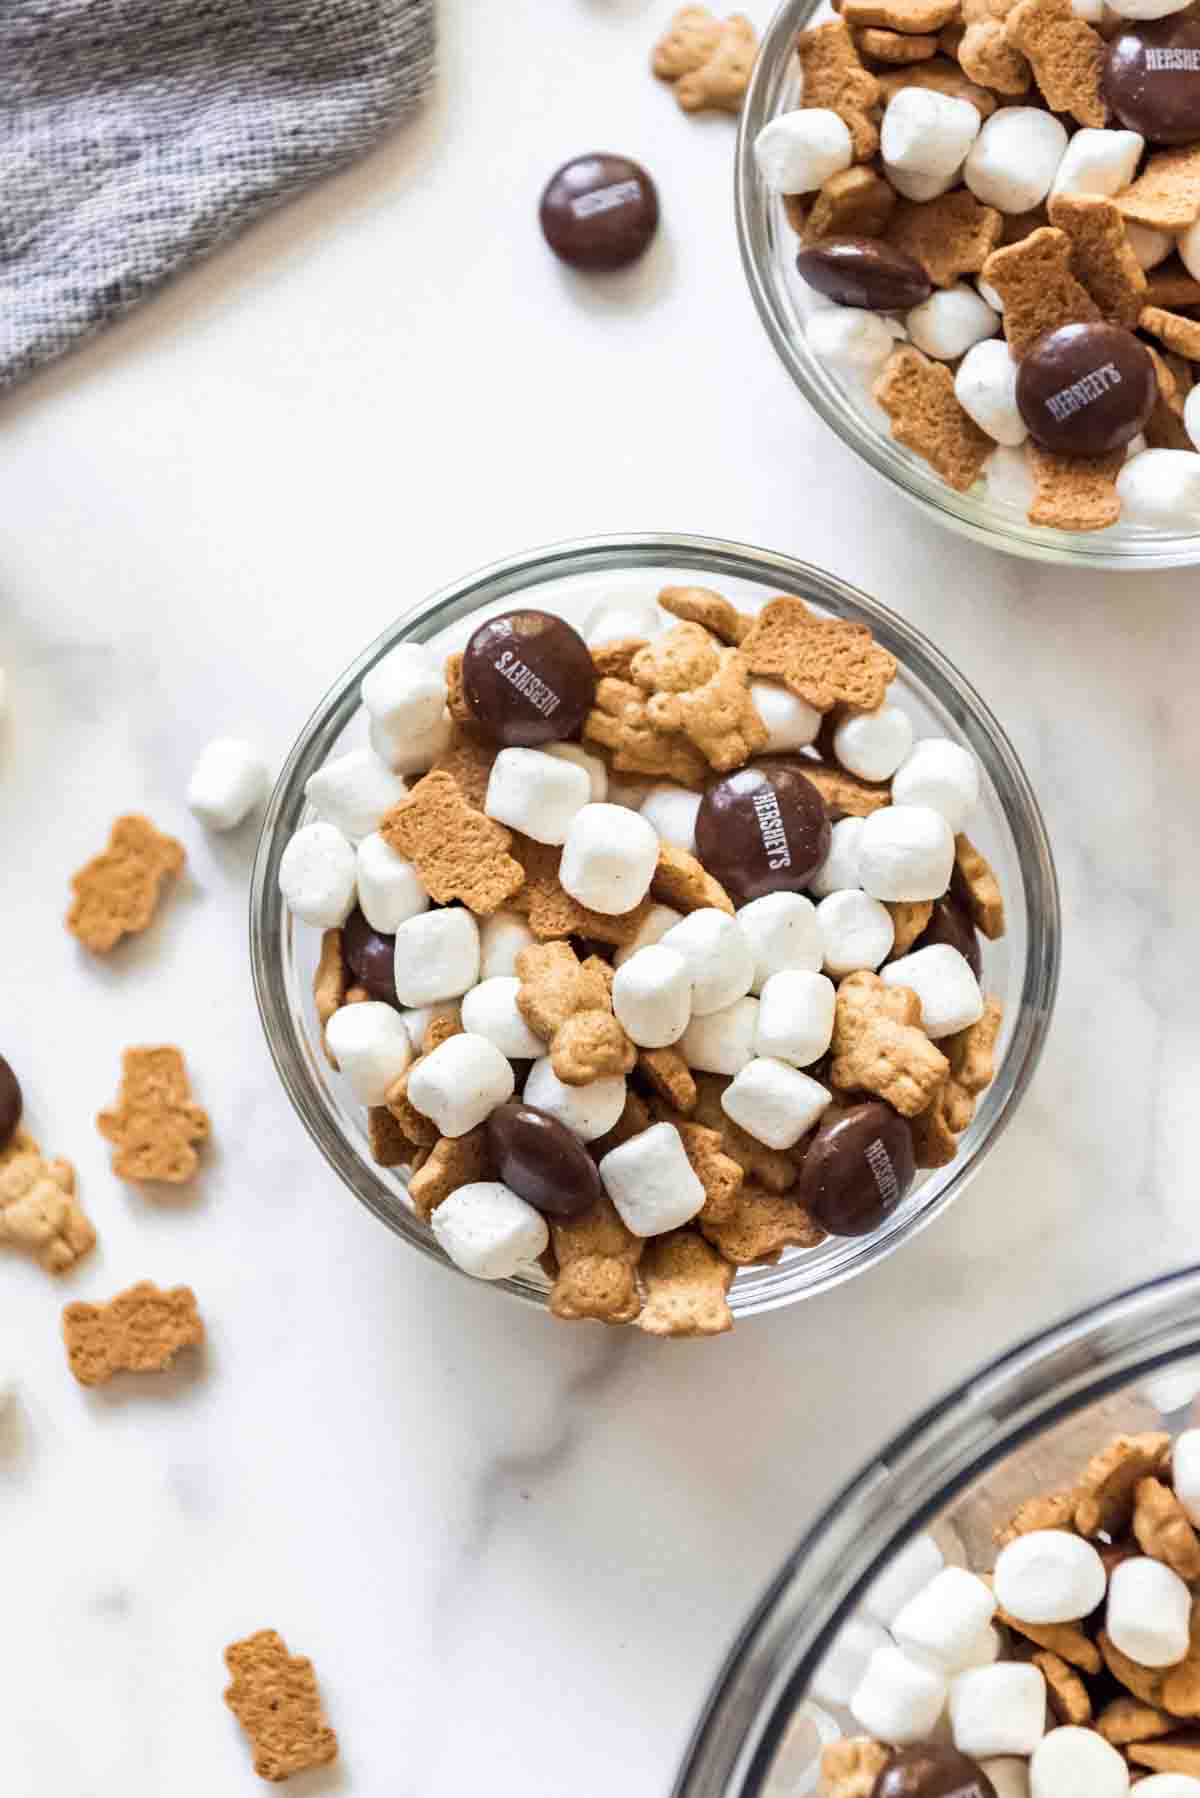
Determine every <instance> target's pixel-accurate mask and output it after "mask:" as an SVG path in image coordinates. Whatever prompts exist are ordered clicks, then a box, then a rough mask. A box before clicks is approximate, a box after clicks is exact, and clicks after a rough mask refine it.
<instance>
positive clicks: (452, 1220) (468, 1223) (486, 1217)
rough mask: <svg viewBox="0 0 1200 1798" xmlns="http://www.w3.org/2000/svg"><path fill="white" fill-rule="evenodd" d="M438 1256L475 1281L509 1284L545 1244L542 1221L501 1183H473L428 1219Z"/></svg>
mask: <svg viewBox="0 0 1200 1798" xmlns="http://www.w3.org/2000/svg"><path fill="white" fill-rule="evenodd" d="M430 1228H431V1229H432V1231H433V1234H434V1236H435V1238H436V1239H437V1242H438V1246H439V1247H440V1248H441V1250H442V1252H443V1254H445V1255H448V1256H449V1258H450V1260H451V1261H453V1263H454V1265H455V1267H461V1268H462V1270H463V1272H464V1273H465V1274H471V1275H472V1276H473V1277H474V1278H475V1279H476V1280H508V1279H511V1278H512V1276H513V1274H515V1273H516V1271H517V1269H518V1268H519V1267H520V1266H521V1265H522V1264H523V1263H524V1262H526V1261H536V1260H537V1258H538V1256H539V1255H541V1254H544V1253H545V1251H546V1249H547V1247H548V1246H549V1242H550V1232H549V1230H548V1229H547V1228H546V1220H545V1218H544V1217H543V1216H542V1215H541V1213H540V1212H537V1211H535V1210H534V1208H533V1206H532V1205H528V1204H526V1202H525V1200H524V1199H523V1198H521V1197H520V1195H519V1194H518V1193H515V1192H514V1191H513V1190H512V1188H511V1187H510V1186H505V1185H504V1184H503V1182H502V1181H500V1180H473V1181H471V1182H470V1183H469V1184H468V1185H466V1186H460V1187H459V1188H458V1189H457V1191H455V1192H452V1193H451V1194H450V1196H449V1198H448V1199H443V1200H442V1202H441V1204H440V1205H439V1206H438V1208H437V1210H436V1211H435V1212H434V1214H433V1216H432V1218H431V1219H430Z"/></svg>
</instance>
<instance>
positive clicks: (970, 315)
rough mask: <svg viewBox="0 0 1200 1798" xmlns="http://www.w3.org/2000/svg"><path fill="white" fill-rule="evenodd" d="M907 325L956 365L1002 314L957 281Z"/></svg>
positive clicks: (917, 309) (923, 344)
mask: <svg viewBox="0 0 1200 1798" xmlns="http://www.w3.org/2000/svg"><path fill="white" fill-rule="evenodd" d="M901 91H902V92H906V91H908V90H906V89H902V90H901ZM916 91H923V90H916ZM898 98H899V95H897V99H898ZM964 104H965V102H964ZM971 110H972V111H974V110H975V109H974V107H972V109H971ZM904 323H905V325H906V326H907V328H908V334H909V336H910V337H911V338H912V340H913V342H914V343H915V344H916V346H917V348H918V349H919V350H924V352H925V354H926V355H927V356H933V357H935V358H936V359H937V360H938V361H939V362H957V360H958V358H959V357H960V356H964V355H966V353H967V351H968V350H969V349H971V348H972V347H973V345H975V344H977V343H982V342H983V340H984V339H985V338H987V337H994V336H995V334H996V332H997V331H998V330H999V329H1000V317H999V314H998V313H995V312H993V311H992V309H991V307H990V306H989V305H988V303H987V301H986V300H985V299H984V298H983V297H982V295H981V294H979V293H977V292H976V290H975V289H974V288H973V287H968V286H967V284H966V282H965V281H956V282H955V284H954V286H953V287H939V288H938V289H937V290H936V292H934V293H931V294H930V296H929V298H928V299H927V300H922V302H921V304H920V305H919V306H914V307H913V309H912V311H911V312H907V313H905V315H904Z"/></svg>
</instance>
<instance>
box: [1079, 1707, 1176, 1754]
mask: <svg viewBox="0 0 1200 1798" xmlns="http://www.w3.org/2000/svg"><path fill="white" fill-rule="evenodd" d="M1096 1728H1097V1729H1098V1730H1099V1732H1100V1734H1101V1735H1102V1736H1103V1737H1104V1740H1105V1741H1106V1742H1109V1743H1111V1745H1112V1746H1113V1747H1114V1748H1124V1747H1126V1746H1127V1745H1128V1744H1129V1743H1130V1742H1147V1741H1150V1740H1151V1739H1152V1738H1153V1737H1154V1736H1167V1735H1170V1733H1171V1731H1172V1730H1173V1729H1174V1728H1175V1718H1174V1717H1169V1716H1168V1715H1167V1713H1166V1712H1165V1711H1160V1710H1156V1709H1155V1707H1154V1706H1153V1705H1152V1704H1143V1703H1142V1701H1141V1700H1140V1699H1139V1698H1113V1699H1112V1700H1110V1702H1109V1703H1108V1704H1106V1705H1105V1707H1104V1709H1103V1710H1102V1711H1101V1712H1100V1715H1099V1716H1098V1717H1097V1718H1096Z"/></svg>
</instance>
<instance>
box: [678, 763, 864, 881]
mask: <svg viewBox="0 0 1200 1798" xmlns="http://www.w3.org/2000/svg"><path fill="white" fill-rule="evenodd" d="M831 829H832V826H831V825H830V822H829V813H828V812H827V810H826V809H825V801H824V800H823V799H822V798H821V795H820V794H819V793H818V792H817V789H816V788H815V787H814V786H813V784H812V782H811V781H810V780H807V779H805V775H804V763H803V762H802V761H801V760H800V759H799V758H798V757H794V758H793V757H789V756H763V757H762V758H761V760H759V761H756V762H748V763H747V764H746V766H745V767H744V768H736V769H735V770H734V771H733V773H732V774H726V775H723V776H722V778H721V779H720V780H715V781H713V782H712V784H711V785H710V786H709V788H708V791H707V792H706V793H705V795H704V797H703V799H702V800H701V801H700V810H699V811H698V812H697V813H696V853H697V855H698V856H699V857H700V860H701V861H702V862H703V863H704V865H705V867H706V868H707V869H708V871H709V873H710V874H711V875H713V877H714V878H715V879H716V880H719V881H720V883H721V885H722V886H723V887H724V888H725V891H726V892H727V893H729V894H731V895H732V897H733V899H734V900H735V902H736V903H737V904H739V905H745V904H746V902H747V901H748V900H750V899H761V898H762V896H763V894H764V893H799V892H802V891H803V890H804V888H805V887H806V886H807V885H808V883H809V881H810V880H811V878H812V876H813V875H814V874H815V872H816V870H817V869H818V868H819V867H820V866H821V863H822V862H823V861H824V860H825V857H826V856H827V855H828V854H829V838H830V832H831Z"/></svg>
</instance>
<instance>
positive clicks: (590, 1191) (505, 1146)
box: [487, 1099, 603, 1217]
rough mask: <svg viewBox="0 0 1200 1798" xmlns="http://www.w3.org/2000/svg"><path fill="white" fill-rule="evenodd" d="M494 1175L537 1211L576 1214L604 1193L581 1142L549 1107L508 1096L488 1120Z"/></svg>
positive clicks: (564, 1215) (575, 1215)
mask: <svg viewBox="0 0 1200 1798" xmlns="http://www.w3.org/2000/svg"><path fill="white" fill-rule="evenodd" d="M487 1139H488V1152H489V1154H490V1156H491V1160H492V1165H493V1166H494V1167H495V1170H496V1177H497V1179H500V1180H503V1182H504V1184H505V1186H510V1187H511V1188H512V1190H513V1191H514V1192H515V1193H517V1194H518V1195H519V1196H520V1197H521V1198H523V1199H524V1200H525V1202H526V1204H528V1205H532V1206H533V1208H534V1210H535V1211H542V1212H545V1213H546V1214H547V1216H549V1217H578V1216H579V1215H580V1214H581V1213H582V1212H584V1211H590V1210H591V1208H592V1206H593V1205H594V1204H595V1203H596V1201H597V1200H598V1199H599V1198H600V1197H601V1196H602V1194H603V1188H602V1187H601V1185H600V1176H599V1174H598V1173H597V1172H596V1164H595V1162H594V1161H593V1160H592V1158H591V1156H590V1155H589V1154H588V1152H587V1150H586V1149H585V1148H584V1146H583V1144H582V1142H580V1140H579V1138H578V1137H577V1136H576V1135H575V1134H574V1132H573V1131H571V1130H568V1129H567V1127H566V1125H565V1124H560V1123H559V1121H558V1119H557V1118H553V1117H551V1116H550V1113H549V1112H548V1111H539V1110H538V1109H537V1107H536V1105H522V1104H521V1102H520V1100H519V1099H510V1100H508V1102H507V1103H506V1104H504V1105H497V1107H496V1109H495V1110H494V1111H493V1112H492V1114H491V1116H490V1117H489V1118H488V1121H487Z"/></svg>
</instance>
